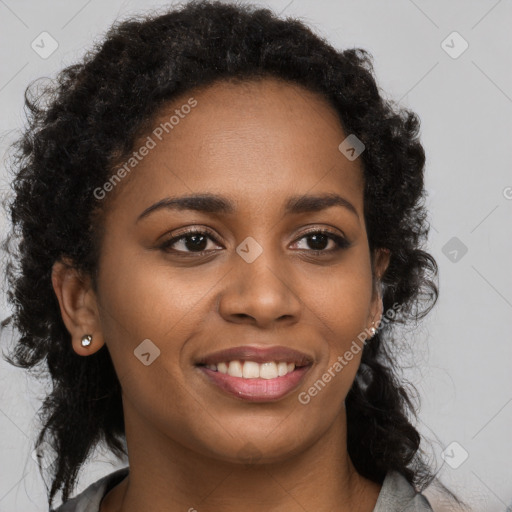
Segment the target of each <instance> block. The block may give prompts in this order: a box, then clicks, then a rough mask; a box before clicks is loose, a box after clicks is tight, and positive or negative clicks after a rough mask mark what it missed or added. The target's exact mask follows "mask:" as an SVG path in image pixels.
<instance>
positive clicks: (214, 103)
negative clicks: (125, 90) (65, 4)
mask: <svg viewBox="0 0 512 512" xmlns="http://www.w3.org/2000/svg"><path fill="white" fill-rule="evenodd" d="M191 96H193V97H194V98H195V99H196V100H197V102H198V104H197V106H196V107H195V108H194V109H193V110H192V111H191V112H190V114H188V115H187V116H186V117H185V118H183V119H180V122H179V124H178V125H177V126H175V127H174V129H173V130H172V132H170V133H169V134H166V135H165V137H164V139H163V140H162V141H161V142H159V143H158V144H157V146H156V147H155V148H154V149H152V150H151V151H150V152H149V154H148V155H147V156H146V157H145V158H144V159H143V160H142V161H141V162H140V163H139V164H138V165H137V167H136V168H134V169H133V171H132V172H131V174H130V175H129V177H128V178H125V179H124V181H123V182H122V183H120V184H118V185H117V187H116V190H115V191H114V192H111V194H112V196H111V197H109V198H108V199H109V201H110V203H109V209H108V212H107V213H106V214H105V216H104V218H103V221H104V223H105V233H104V237H103V239H102V240H101V256H100V262H99V272H98V277H97V291H96V292H95V291H94V289H93V287H92V286H91V280H90V279H89V278H88V277H87V276H80V275H79V274H78V273H77V272H76V271H75V270H74V269H73V268H72V266H70V265H66V264H65V262H64V261H62V262H60V261H59V262H56V263H55V265H54V271H53V275H52V281H53V286H54V290H55V293H56V295H57V297H58V300H59V304H60V308H61V313H62V317H63V320H64V322H65V324H66V327H67V329H68V330H69V332H70V334H71V337H72V343H73V349H74V351H75V352H76V353H77V354H79V355H81V356H84V357H89V356H91V355H92V354H94V353H95V352H96V351H97V350H99V349H100V348H101V347H102V346H103V345H104V344H106V345H107V347H108V350H109V352H110V354H111V357H112V360H113V362H114V366H115V370H116V373H117V375H118V377H119V380H120V382H121V385H122V389H123V395H122V397H123V408H124V419H125V425H126V439H127V446H128V452H129V461H130V475H129V476H128V477H127V478H125V479H124V480H123V481H122V482H121V483H120V484H118V485H117V486H115V487H114V488H113V489H112V490H111V491H110V492H109V493H108V494H107V496H106V497H105V498H104V499H103V501H102V504H101V512H112V511H122V512H132V511H136V510H138V511H140V510H151V511H164V510H183V511H187V510H190V508H192V507H194V508H195V509H197V510H198V511H199V512H213V511H218V510H223V511H224V512H231V511H235V510H237V511H238V510H241V509H243V510H247V511H249V512H252V511H258V512H259V511H261V510H262V507H263V509H264V510H267V511H278V510H279V511H280V512H283V511H285V512H299V511H300V512H304V510H315V511H318V512H327V511H331V510H337V511H340V512H348V511H352V512H354V511H360V512H371V511H372V510H373V508H374V506H375V502H376V501H377V497H378V493H379V491H380V488H381V485H380V484H377V483H375V482H372V481H370V480H367V479H366V478H363V477H362V476H361V475H359V474H358V473H357V471H356V470H355V468H354V466H353V464H352V461H351V460H350V458H349V456H348V453H347V447H346V443H347V439H346V411H345V407H344V399H345V397H346V395H347V393H348V391H349V389H350V387H351V384H352V382H353V380H354V377H355V375H356V372H357V369H358V367H359V364H360V357H361V353H360V352H359V353H358V354H356V355H354V358H353V359H352V361H350V362H349V363H348V364H347V366H345V367H344V368H343V370H342V371H341V372H339V373H337V374H336V377H334V378H332V380H331V381H330V382H329V383H328V384H327V385H326V386H325V387H324V388H323V389H322V391H321V392H319V393H318V394H317V395H316V396H315V397H313V398H312V399H311V401H310V402H309V403H308V404H307V405H303V404H301V403H299V401H298V394H299V393H300V392H301V391H304V390H307V389H308V388H310V387H311V386H312V385H313V383H314V382H315V381H317V380H318V379H321V378H322V375H323V374H325V373H326V371H327V369H328V368H330V367H331V366H333V364H334V362H335V361H336V360H337V358H338V356H341V355H343V354H344V353H345V351H346V350H348V349H349V347H350V345H351V343H352V341H353V340H355V339H357V335H358V334H360V333H361V332H363V331H364V330H365V329H368V328H369V327H371V326H372V321H373V322H375V324H374V325H378V322H379V320H380V318H381V315H382V300H381V297H380V296H379V294H378V292H377V289H378V288H377V286H376V282H377V280H378V279H379V277H380V276H382V274H383V272H384V271H385V269H386V267H387V265H388V261H389V253H388V252H387V251H386V250H377V251H376V252H375V254H374V255H373V258H374V271H375V276H372V266H371V255H370V252H369V247H368V239H367V233H366V228H365V223H364V217H363V186H364V181H363V173H362V163H361V161H360V159H359V158H358V159H356V160H354V161H349V160H348V159H347V158H345V156H344V155H342V154H341V152H340V151H339V150H338V145H339V144H340V143H341V141H343V140H344V139H345V138H346V136H347V135H348V134H346V133H344V131H343V128H342V126H341V124H340V121H339V119H338V117H337V114H336V112H335V111H334V110H333V108H332V107H331V106H330V104H329V103H328V102H327V101H326V100H325V99H324V98H323V97H322V96H320V95H318V94H316V93H313V92H310V91H308V90H306V89H304V88H302V87H300V86H297V85H294V84H291V83H287V82H282V81H280V80H277V79H270V78H266V79H264V80H261V81H253V82H250V83H245V84H235V83H229V82H217V83H216V84H214V85H213V86H210V87H207V88H202V89H199V90H194V91H193V94H191V93H190V91H189V92H188V93H187V95H186V96H183V98H180V99H179V100H175V101H173V102H171V103H169V104H168V105H166V106H165V108H164V109H163V110H162V111H161V112H160V113H159V116H158V117H157V119H156V122H155V126H156V125H158V124H159V123H160V122H162V121H165V120H168V119H169V117H170V115H172V114H173V112H174V110H175V109H176V108H179V107H180V106H181V105H183V104H184V103H186V100H187V99H188V98H189V97H191ZM146 136H147V134H146V135H145V136H144V137H143V138H141V140H144V139H145V138H146ZM137 147H139V146H137ZM200 192H201V193H206V192H211V193H217V194H222V195H225V196H228V197H229V198H230V199H232V200H233V202H234V204H235V207H236V211H235V213H233V214H227V215H226V214H211V213H202V212H196V211H190V210H183V211H176V210H171V209H160V210H157V211H154V212H153V213H151V214H149V215H148V216H146V217H144V218H143V219H141V220H140V221H138V222H137V217H138V215H139V214H140V213H141V212H143V211H144V210H145V209H146V208H147V207H149V206H151V205H153V204H154V203H156V202H157V201H159V200H161V199H163V198H165V197H170V196H181V195H190V194H193V193H200ZM332 192H335V193H337V194H339V195H341V196H342V197H344V198H345V199H346V200H347V201H349V202H350V203H351V204H352V205H353V206H354V208H355V210H356V212H357V214H355V213H354V212H351V211H350V210H349V209H348V208H345V207H339V206H334V207H330V208H328V209H325V210H322V211H319V212H315V213H301V214H290V215H284V213H283V205H284V202H285V200H286V199H287V198H288V197H289V196H290V195H294V194H315V195H316V194H321V193H332ZM186 227H194V228H197V229H199V230H204V229H205V228H210V232H211V233H212V234H213V235H214V237H215V238H216V240H213V239H209V238H208V239H207V242H205V243H204V244H203V245H202V246H201V247H200V248H199V249H194V247H197V245H198V243H197V240H196V242H195V244H196V245H194V243H193V242H194V240H190V238H188V239H181V241H177V242H175V244H174V245H173V246H172V248H167V250H164V249H161V248H160V246H161V244H162V243H163V241H165V239H170V238H171V236H175V235H180V234H182V231H183V228H186ZM313 227H314V228H318V230H322V229H330V230H331V231H332V232H333V233H334V234H338V235H340V236H345V237H346V238H347V239H348V240H349V242H350V247H348V248H345V249H340V250H338V251H332V252H330V253H329V250H330V249H334V248H335V247H336V243H335V241H334V240H331V239H329V238H327V239H326V240H325V242H324V243H323V245H321V244H320V243H319V242H318V241H317V242H316V245H315V240H314V239H313V240H312V239H311V236H305V234H304V232H305V231H306V230H307V229H310V228H313ZM248 236H251V237H253V238H254V239H255V240H256V241H257V242H258V244H259V245H260V246H261V247H262V249H263V252H262V253H261V254H260V256H259V257H258V258H256V259H255V260H254V261H253V262H252V263H247V262H246V261H245V260H244V259H243V258H241V257H240V256H239V255H238V253H237V252H236V251H235V249H236V247H237V246H238V245H239V244H240V243H241V242H242V241H243V240H244V239H245V238H246V237H248ZM320 242H321V241H320ZM199 245H200V244H199ZM319 247H320V249H319V250H320V251H323V252H324V253H326V254H327V255H324V256H322V255H321V254H320V255H315V254H314V253H313V250H314V249H318V248H319ZM203 248H205V249H206V250H207V251H210V253H209V254H207V255H203V256H198V255H197V251H199V250H201V249H203ZM172 249H174V250H175V251H182V254H186V256H185V257H179V256H178V255H176V252H175V253H173V252H172ZM194 250H195V251H196V252H195V253H194V252H193V251H194ZM68 263H69V262H68ZM87 333H90V334H92V336H93V342H92V345H91V346H90V347H88V348H84V347H82V346H81V344H80V340H81V338H82V336H83V335H84V334H87ZM145 339H150V340H151V341H152V342H153V343H154V344H155V345H156V346H157V347H158V349H159V350H160V356H159V357H157V358H156V359H155V360H154V361H153V362H152V363H151V364H150V365H148V366H145V365H144V364H142V363H141V361H140V360H139V359H138V358H137V357H135V356H134V350H135V349H136V347H137V346H138V345H139V344H140V343H141V342H142V340H145ZM247 344H252V345H255V346H269V345H285V346H289V347H293V348H295V349H297V350H299V351H302V352H305V353H306V354H308V355H310V356H311V357H312V358H313V365H312V367H311V369H310V370H309V372H308V374H307V375H306V378H305V380H304V381H303V382H302V383H301V386H300V387H299V388H298V389H297V390H295V391H294V392H292V393H291V394H289V395H288V396H286V397H285V398H282V399H280V400H277V401H275V402H264V403H257V404H255V403H250V402H247V401H243V400H240V399H238V398H236V397H233V396H230V395H227V394H225V393H224V392H222V391H220V390H219V389H218V388H217V387H215V386H214V385H212V384H210V383H209V381H208V379H206V378H205V376H204V375H203V373H202V372H201V371H200V370H199V369H198V368H197V367H196V366H195V365H194V361H196V360H197V358H198V357H200V356H202V355H204V354H206V353H211V352H214V351H217V350H221V349H225V348H229V347H233V346H238V345H247ZM92 357H94V356H92ZM251 455H252V458H251Z"/></svg>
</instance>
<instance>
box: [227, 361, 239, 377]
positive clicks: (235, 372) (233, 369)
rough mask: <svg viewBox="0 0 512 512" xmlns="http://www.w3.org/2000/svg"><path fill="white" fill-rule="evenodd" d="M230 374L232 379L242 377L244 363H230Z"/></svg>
mask: <svg viewBox="0 0 512 512" xmlns="http://www.w3.org/2000/svg"><path fill="white" fill-rule="evenodd" d="M228 374H229V375H231V377H242V376H243V372H242V363H241V362H240V361H230V362H229V368H228Z"/></svg>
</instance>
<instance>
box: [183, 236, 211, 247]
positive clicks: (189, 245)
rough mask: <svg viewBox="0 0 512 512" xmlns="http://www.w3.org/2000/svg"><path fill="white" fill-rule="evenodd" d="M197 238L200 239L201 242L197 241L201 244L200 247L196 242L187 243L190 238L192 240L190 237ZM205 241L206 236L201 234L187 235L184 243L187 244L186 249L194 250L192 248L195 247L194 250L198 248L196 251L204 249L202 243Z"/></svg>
mask: <svg viewBox="0 0 512 512" xmlns="http://www.w3.org/2000/svg"><path fill="white" fill-rule="evenodd" d="M198 238H199V239H202V241H201V242H199V243H200V244H201V246H200V247H199V246H198V245H197V244H196V245H194V244H190V243H189V242H190V240H192V239H198ZM205 241H206V237H205V236H203V235H191V236H189V237H188V240H187V242H186V244H185V245H186V246H187V249H189V250H194V249H196V250H198V251H204V250H205V249H206V245H205V244H204V242H205Z"/></svg>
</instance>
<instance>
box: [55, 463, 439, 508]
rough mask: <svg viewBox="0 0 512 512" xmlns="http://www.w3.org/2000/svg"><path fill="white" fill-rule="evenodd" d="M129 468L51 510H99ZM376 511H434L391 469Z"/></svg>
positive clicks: (91, 486)
mask: <svg viewBox="0 0 512 512" xmlns="http://www.w3.org/2000/svg"><path fill="white" fill-rule="evenodd" d="M129 470H130V467H129V466H127V467H125V468H121V469H118V470H117V471H114V472H113V473H110V474H108V475H106V476H104V477H103V478H100V479H99V480H97V481H96V482H94V483H92V484H91V485H89V487H87V489H85V490H84V491H82V492H81V493H80V494H79V495H78V496H75V497H74V498H71V499H70V500H68V501H67V502H66V503H63V504H62V505H61V506H60V507H58V508H57V509H52V510H51V511H50V512H99V509H100V503H101V500H102V499H103V497H104V496H106V494H107V493H108V492H109V491H110V490H111V489H112V488H114V487H115V486H116V485H117V484H118V483H119V482H121V480H123V478H124V477H125V476H126V475H128V472H129ZM373 512H433V510H432V507H431V506H430V504H429V502H428V500H427V498H425V496H423V494H419V493H417V492H416V491H415V490H414V489H413V487H412V486H411V485H410V484H409V482H408V481H407V480H406V479H405V477H404V476H403V475H401V474H400V473H397V472H396V471H389V472H388V473H387V475H386V478H385V479H384V482H383V483H382V488H381V490H380V493H379V497H378V499H377V503H376V504H375V507H374V509H373Z"/></svg>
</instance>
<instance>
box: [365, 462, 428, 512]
mask: <svg viewBox="0 0 512 512" xmlns="http://www.w3.org/2000/svg"><path fill="white" fill-rule="evenodd" d="M395 510H400V511H402V512H433V509H432V507H431V506H430V503H429V502H428V500H427V498H426V497H425V496H424V495H423V494H420V493H417V492H416V491H415V490H414V488H413V487H412V485H411V484H410V483H409V482H408V481H407V479H406V478H405V477H404V476H403V475H402V474H401V473H398V472H397V471H388V473H387V474H386V478H385V479H384V482H383V483H382V488H381V490H380V493H379V497H378V499H377V503H376V504H375V508H374V509H373V512H392V511H395Z"/></svg>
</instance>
